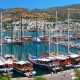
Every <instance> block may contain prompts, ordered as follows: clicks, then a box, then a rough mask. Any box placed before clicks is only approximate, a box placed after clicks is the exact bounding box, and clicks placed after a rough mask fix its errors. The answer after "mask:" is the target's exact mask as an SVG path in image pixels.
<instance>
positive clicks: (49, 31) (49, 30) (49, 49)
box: [49, 26, 51, 53]
mask: <svg viewBox="0 0 80 80" xmlns="http://www.w3.org/2000/svg"><path fill="white" fill-rule="evenodd" d="M50 27H51V26H49V53H50V52H51V50H50V46H51V39H50V31H51V28H50Z"/></svg>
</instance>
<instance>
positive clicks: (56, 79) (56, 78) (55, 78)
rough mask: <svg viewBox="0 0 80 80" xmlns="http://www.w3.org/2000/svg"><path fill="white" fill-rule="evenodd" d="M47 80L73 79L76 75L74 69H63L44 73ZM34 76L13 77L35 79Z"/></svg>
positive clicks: (24, 79)
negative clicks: (54, 72) (55, 72)
mask: <svg viewBox="0 0 80 80" xmlns="http://www.w3.org/2000/svg"><path fill="white" fill-rule="evenodd" d="M43 77H45V78H46V79H47V80H72V78H73V77H75V75H74V71H73V70H68V71H63V72H59V73H57V74H47V75H43ZM33 79H34V78H27V77H22V78H12V80H33Z"/></svg>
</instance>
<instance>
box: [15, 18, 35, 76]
mask: <svg viewBox="0 0 80 80" xmlns="http://www.w3.org/2000/svg"><path fill="white" fill-rule="evenodd" d="M21 41H22V19H21ZM22 45H23V44H21V48H22V47H23V46H22ZM22 49H23V48H22ZM22 51H23V50H21V58H22V53H23V52H22ZM21 58H20V61H16V62H14V71H15V72H17V73H19V74H21V75H23V76H27V77H32V76H34V75H35V74H36V72H35V71H33V65H32V63H30V62H29V61H25V60H22V59H21Z"/></svg>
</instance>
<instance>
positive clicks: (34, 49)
mask: <svg viewBox="0 0 80 80" xmlns="http://www.w3.org/2000/svg"><path fill="white" fill-rule="evenodd" d="M45 34H46V35H48V34H49V32H46V33H45ZM51 34H54V32H51ZM65 34H67V33H65ZM70 34H72V33H70ZM15 35H16V36H18V35H20V34H19V33H18V32H16V33H15ZM23 35H24V36H27V35H28V36H33V37H36V36H40V35H43V34H42V32H26V31H25V32H24V33H23ZM5 36H11V32H8V31H6V32H4V33H3V37H5ZM73 42H75V43H80V40H79V39H78V40H73ZM48 50H49V45H48V43H40V44H38V43H34V42H28V43H23V44H22V45H15V44H7V45H4V46H3V50H2V52H3V55H5V54H13V55H15V56H16V57H17V58H18V59H19V60H27V54H31V55H36V54H38V55H41V54H43V53H45V52H48ZM50 50H51V52H56V51H57V50H56V45H52V44H51V46H50ZM70 51H71V52H73V53H76V54H77V53H78V52H79V51H80V50H79V49H77V48H70ZM59 52H60V53H63V54H67V53H68V49H67V47H66V46H61V45H59ZM34 70H36V71H37V74H36V75H43V74H47V73H51V72H50V71H46V70H42V69H36V68H34ZM16 76H21V75H19V74H16V75H15V74H14V77H16Z"/></svg>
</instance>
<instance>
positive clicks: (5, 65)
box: [0, 12, 13, 75]
mask: <svg viewBox="0 0 80 80" xmlns="http://www.w3.org/2000/svg"><path fill="white" fill-rule="evenodd" d="M2 26H3V25H2V12H1V56H0V73H2V74H10V75H11V74H12V73H13V63H12V62H11V61H8V60H5V59H4V58H3V57H2V56H3V53H2V48H3V40H2V37H3V36H2V34H3V32H2Z"/></svg>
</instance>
